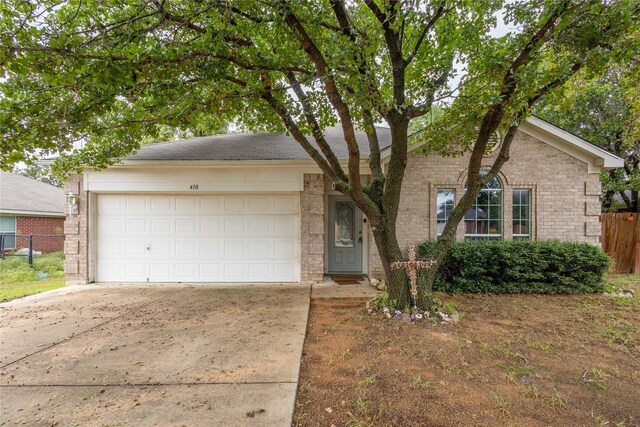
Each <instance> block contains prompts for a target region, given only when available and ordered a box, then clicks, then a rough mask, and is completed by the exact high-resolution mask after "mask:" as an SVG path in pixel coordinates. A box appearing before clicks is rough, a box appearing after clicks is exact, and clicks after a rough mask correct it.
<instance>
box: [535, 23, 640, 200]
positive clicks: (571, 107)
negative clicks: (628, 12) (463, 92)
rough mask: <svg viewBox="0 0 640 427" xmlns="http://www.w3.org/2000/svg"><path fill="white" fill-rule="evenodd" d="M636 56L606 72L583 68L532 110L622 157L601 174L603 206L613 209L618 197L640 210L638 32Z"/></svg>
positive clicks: (632, 41)
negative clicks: (621, 162) (618, 165)
mask: <svg viewBox="0 0 640 427" xmlns="http://www.w3.org/2000/svg"><path fill="white" fill-rule="evenodd" d="M635 37H636V40H629V43H634V41H635V42H636V46H637V48H638V49H639V50H638V52H639V53H638V55H639V57H638V58H636V59H635V60H632V61H630V62H628V63H625V64H624V65H620V64H611V65H610V66H609V67H607V68H605V70H604V71H605V74H604V75H599V74H596V75H595V76H593V75H590V73H588V72H586V70H583V72H581V73H580V75H579V76H577V78H575V79H573V81H571V82H569V83H568V84H567V85H565V87H563V88H562V90H559V91H558V92H557V93H554V94H553V95H552V96H550V97H549V98H547V99H545V100H543V101H542V102H541V103H540V104H539V105H538V106H536V110H535V111H536V114H538V115H540V116H541V117H543V118H544V119H546V120H549V121H550V122H552V123H554V124H556V125H558V126H560V127H562V128H563V129H566V130H568V131H570V132H573V133H575V134H576V135H579V136H581V137H583V138H585V139H586V140H588V141H590V142H592V143H594V144H597V145H599V146H600V147H602V148H605V149H607V150H609V151H611V152H612V153H615V154H617V155H618V156H620V157H622V158H623V159H624V167H622V168H619V169H612V170H609V171H606V172H603V173H602V175H601V180H602V183H603V188H602V190H603V192H602V208H603V210H605V211H606V210H609V209H616V208H617V207H618V206H616V201H615V199H614V195H616V194H618V195H619V196H620V198H621V199H622V201H623V203H624V207H625V209H626V210H628V211H629V212H640V197H639V193H640V43H639V42H640V41H639V40H637V39H638V38H640V34H636V35H635Z"/></svg>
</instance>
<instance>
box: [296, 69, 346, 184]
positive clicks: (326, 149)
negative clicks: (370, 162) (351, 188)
mask: <svg viewBox="0 0 640 427" xmlns="http://www.w3.org/2000/svg"><path fill="white" fill-rule="evenodd" d="M286 76H287V79H288V80H289V84H291V87H292V89H293V91H294V93H295V94H296V96H297V97H298V100H299V101H300V104H301V105H302V111H303V112H304V115H305V117H306V119H307V123H308V124H309V126H311V131H312V133H313V138H314V139H315V140H316V142H317V143H318V147H320V150H322V153H323V154H324V156H325V157H326V158H327V161H328V162H329V165H331V167H332V168H333V170H334V171H335V175H336V176H337V177H338V178H339V179H340V180H342V181H345V182H348V181H349V179H348V178H347V176H346V175H345V173H344V171H343V170H342V166H340V162H339V161H338V158H337V157H336V155H335V153H334V152H333V150H332V149H331V147H330V146H329V144H328V143H327V140H326V139H325V137H324V134H323V133H322V129H321V128H320V124H319V123H318V121H317V120H316V117H315V115H314V114H313V110H312V108H311V105H310V103H309V97H308V96H307V94H306V92H305V91H304V89H302V87H301V85H300V82H299V81H298V80H297V79H296V76H295V74H294V73H293V72H288V73H286Z"/></svg>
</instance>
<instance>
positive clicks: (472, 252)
mask: <svg viewBox="0 0 640 427" xmlns="http://www.w3.org/2000/svg"><path fill="white" fill-rule="evenodd" d="M435 247H436V242H433V241H429V242H425V243H423V244H421V245H420V247H419V256H420V257H422V258H429V256H430V254H432V253H434V251H435ZM609 263H610V260H609V258H608V257H607V255H606V254H605V253H604V252H602V250H601V249H600V248H598V247H596V246H593V245H588V244H586V243H570V242H559V241H555V240H548V241H529V240H514V241H474V240H469V241H464V242H457V243H454V245H453V247H452V248H451V249H450V250H449V252H448V253H447V255H446V256H445V258H444V260H443V262H442V265H441V266H440V268H439V270H438V275H437V277H436V280H435V283H434V290H437V291H444V292H451V293H453V292H464V293H493V294H504V293H550V294H573V293H582V292H600V291H602V289H603V281H602V277H603V275H604V273H605V272H606V270H607V267H608V266H609ZM423 276H424V274H422V275H421V277H423Z"/></svg>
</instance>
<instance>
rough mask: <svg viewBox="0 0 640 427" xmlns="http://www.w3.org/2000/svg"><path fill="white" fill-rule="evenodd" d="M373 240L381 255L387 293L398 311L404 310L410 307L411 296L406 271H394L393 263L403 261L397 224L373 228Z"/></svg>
mask: <svg viewBox="0 0 640 427" xmlns="http://www.w3.org/2000/svg"><path fill="white" fill-rule="evenodd" d="M372 231H373V238H374V240H375V243H376V247H377V248H378V253H379V254H380V261H381V262H382V267H383V268H384V275H385V277H386V278H387V293H388V294H389V298H390V299H392V300H395V308H396V309H400V310H402V309H404V308H406V307H409V306H410V302H411V296H410V294H409V285H408V283H407V275H406V273H405V271H404V270H402V269H400V270H392V269H391V263H393V262H395V261H401V260H402V259H403V254H402V250H401V249H400V245H399V244H398V239H397V238H396V232H395V224H394V225H393V226H391V227H390V226H388V225H387V226H385V225H379V226H377V227H376V226H374V227H372Z"/></svg>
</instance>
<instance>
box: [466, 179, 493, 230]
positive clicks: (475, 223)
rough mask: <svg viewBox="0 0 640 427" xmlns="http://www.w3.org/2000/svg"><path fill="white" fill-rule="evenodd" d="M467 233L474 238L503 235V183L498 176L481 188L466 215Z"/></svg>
mask: <svg viewBox="0 0 640 427" xmlns="http://www.w3.org/2000/svg"><path fill="white" fill-rule="evenodd" d="M483 175H486V172H484V173H483ZM465 235H466V236H467V237H468V238H472V239H485V238H492V239H493V238H500V237H501V235H502V184H501V183H500V180H499V179H498V178H494V179H492V180H491V181H490V182H489V183H488V184H487V185H485V187H484V188H483V189H482V190H480V193H478V196H477V197H476V200H475V203H474V204H473V207H472V208H471V209H470V210H469V211H468V212H467V214H466V215H465Z"/></svg>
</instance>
